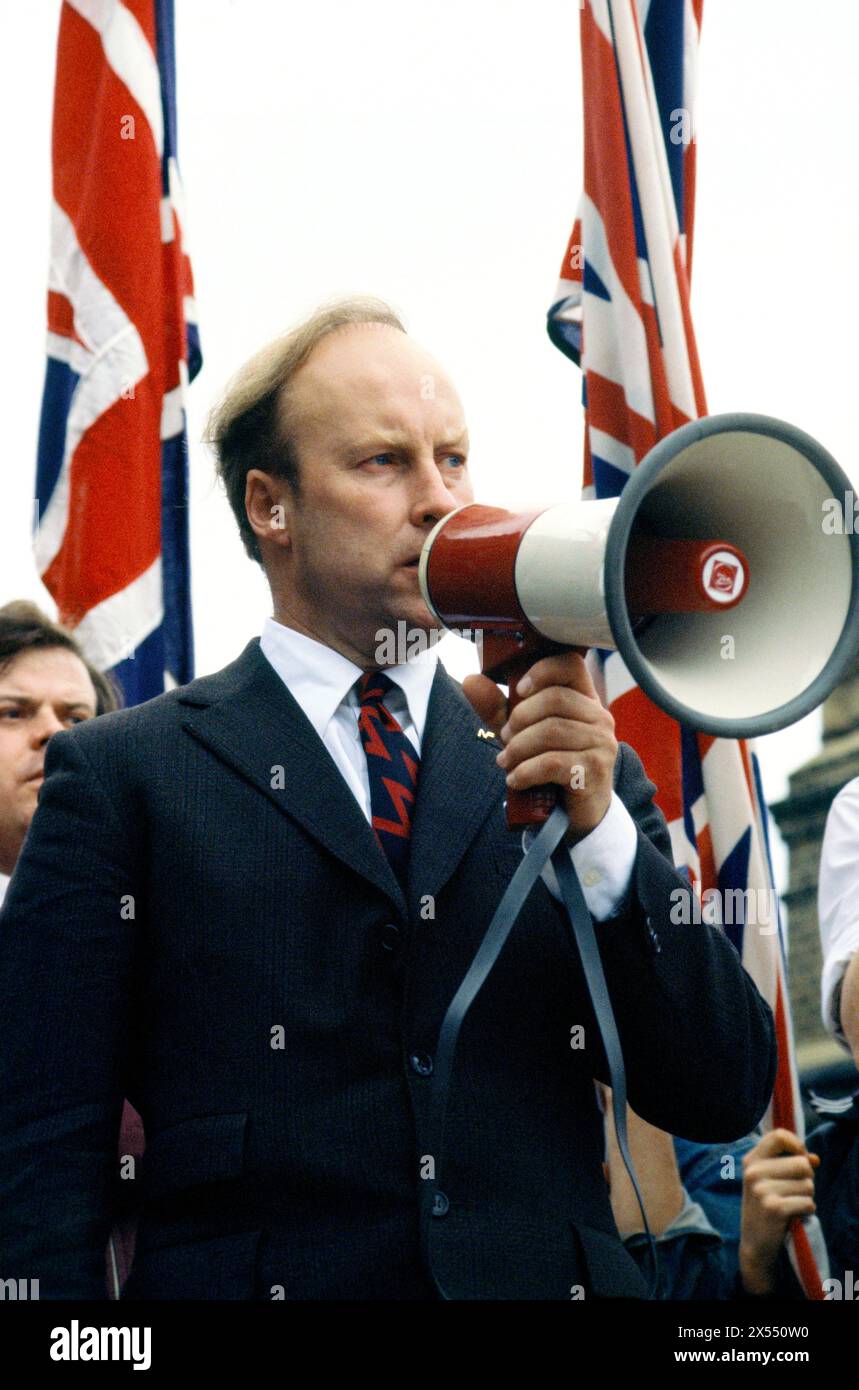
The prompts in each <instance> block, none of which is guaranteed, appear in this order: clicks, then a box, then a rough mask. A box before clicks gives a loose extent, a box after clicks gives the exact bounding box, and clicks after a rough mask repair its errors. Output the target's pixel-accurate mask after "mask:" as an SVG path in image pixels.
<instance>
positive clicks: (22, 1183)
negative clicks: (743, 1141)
mask: <svg viewBox="0 0 859 1390" xmlns="http://www.w3.org/2000/svg"><path fill="white" fill-rule="evenodd" d="M479 727H480V724H479V721H478V719H477V718H476V716H475V715H474V713H473V711H472V710H471V707H470V705H469V704H468V702H467V701H466V700H465V698H464V696H463V695H462V693H461V691H460V689H459V687H458V686H457V685H456V683H455V682H454V681H453V680H451V679H450V677H449V676H448V675H447V674H446V673H445V672H444V670H443V669H442V668H440V669H439V671H438V674H437V675H436V678H435V682H434V685H433V689H432V695H431V699H430V704H429V710H428V716H427V724H426V729H425V733H424V741H423V756H422V765H421V772H420V782H419V790H418V797H417V803H416V808H415V817H414V830H413V839H412V848H411V870H410V883H409V890H408V895H407V896H404V894H403V892H402V890H401V889H400V887H399V885H398V883H397V880H396V878H395V877H394V875H393V873H392V871H391V870H390V868H389V866H388V864H387V861H386V860H385V858H384V856H383V854H382V851H381V850H380V849H379V847H378V845H377V843H376V841H375V839H374V837H373V834H372V832H371V830H370V827H369V825H368V823H367V821H366V820H365V818H364V816H363V814H362V813H361V810H360V809H359V807H358V804H357V802H356V801H355V799H354V797H353V796H352V795H351V793H350V792H349V790H348V788H347V787H346V784H345V782H344V781H343V779H342V777H341V775H340V773H339V772H338V771H337V769H336V767H335V764H334V762H333V761H332V759H331V758H330V756H329V754H328V752H327V751H326V749H325V748H324V746H323V744H322V743H321V741H320V739H319V738H318V737H317V735H316V733H315V732H314V730H313V729H312V727H311V725H310V723H309V722H308V720H307V719H306V718H305V716H304V714H303V713H302V712H301V710H300V709H299V707H298V705H297V704H296V703H295V701H294V700H293V698H292V696H291V695H290V694H289V692H288V690H287V689H286V687H285V686H284V684H283V682H282V681H281V680H280V679H279V677H278V676H277V675H276V673H275V672H274V670H273V669H272V667H271V666H270V665H269V663H268V661H267V660H266V659H265V658H264V657H263V655H262V653H261V652H260V649H259V643H258V641H257V640H254V641H252V642H251V643H250V644H249V645H248V646H247V647H246V649H245V651H244V652H243V653H242V655H241V656H240V657H239V658H238V660H236V661H234V662H233V663H232V664H231V665H230V666H228V667H227V668H226V669H225V670H223V671H221V672H219V673H218V674H217V675H213V676H208V677H204V678H202V679H200V680H197V681H194V682H193V683H192V684H191V685H189V686H186V687H184V688H182V689H179V690H174V691H171V692H170V693H168V694H166V695H164V696H161V697H160V698H159V699H157V700H154V701H151V702H149V703H148V704H145V705H142V706H138V707H136V708H133V709H129V710H122V711H119V712H117V713H114V714H108V715H105V716H103V717H102V718H101V719H97V720H93V721H91V722H88V723H85V724H82V725H80V726H78V727H77V728H75V729H74V730H70V731H68V732H64V733H60V734H57V735H56V736H55V737H54V738H53V739H52V740H51V742H50V745H49V747H48V755H47V777H46V781H45V784H44V786H43V789H42V793H41V797H40V802H39V807H38V810H37V813H36V816H35V818H34V821H33V824H32V827H31V830H30V833H29V835H28V837H27V841H26V844H25V846H24V849H23V852H22V854H21V858H20V861H19V864H18V868H17V870H16V873H15V876H14V879H13V882H12V884H11V886H10V889H9V893H8V896H7V899H6V904H5V909H4V912H3V916H2V918H0V1001H2V1007H0V1210H2V1236H0V1271H2V1274H3V1276H4V1277H10V1276H16V1277H17V1276H21V1277H24V1276H26V1277H28V1278H34V1277H38V1278H39V1279H40V1280H41V1296H42V1297H43V1298H72V1297H80V1298H101V1297H103V1296H104V1249H105V1241H106V1237H107V1233H108V1230H109V1227H110V1221H111V1204H112V1186H113V1185H114V1184H115V1172H114V1169H115V1163H116V1159H115V1155H116V1134H117V1126H118V1122H119V1117H120V1110H121V1106H122V1101H123V1097H124V1096H127V1097H128V1099H129V1100H130V1101H131V1103H132V1104H133V1105H134V1106H135V1107H136V1109H137V1110H138V1111H139V1112H140V1114H141V1116H142V1117H143V1122H144V1127H145V1132H146V1144H147V1147H146V1154H145V1158H144V1160H143V1171H142V1173H141V1175H140V1176H139V1178H138V1179H137V1180H136V1181H138V1182H139V1184H140V1202H141V1208H140V1211H141V1214H140V1225H139V1231H138V1247H137V1254H136V1258H135V1266H134V1270H133V1271H132V1275H131V1279H130V1280H129V1283H128V1285H127V1287H126V1293H125V1296H126V1297H152V1298H182V1297H187V1298H192V1297H197V1298H215V1299H249V1298H261V1299H269V1298H272V1297H273V1296H278V1294H279V1293H280V1290H282V1291H283V1292H282V1296H285V1297H286V1298H299V1299H312V1298H355V1299H367V1298H394V1299H415V1298H427V1297H432V1296H433V1286H432V1285H431V1283H430V1281H429V1279H428V1276H427V1271H426V1268H425V1267H424V1266H423V1264H422V1260H421V1255H420V1252H419V1242H418V1190H419V1186H420V1183H421V1176H420V1174H421V1161H422V1158H423V1156H424V1155H425V1147H424V1142H425V1141H424V1134H425V1125H426V1114H427V1096H428V1085H429V1082H428V1078H427V1075H426V1072H427V1070H428V1065H429V1063H428V1059H430V1058H431V1054H432V1052H433V1048H434V1046H435V1043H436V1040H437V1037H438V1030H439V1025H440V1023H441V1020H442V1017H443V1015H444V1012H445V1009H446V1007H447V1005H448V1003H449V1002H450V999H451V998H452V996H453V994H454V992H455V991H456V988H457V986H458V985H459V983H460V981H461V980H462V977H463V975H464V973H465V971H466V969H467V967H468V965H469V963H470V961H471V958H472V956H473V954H474V951H475V949H476V947H477V945H478V944H479V942H480V940H481V938H482V936H483V933H484V931H485V929H486V927H487V924H488V922H489V919H490V917H491V915H492V912H493V910H494V908H495V906H496V905H497V903H498V901H499V899H500V897H501V894H502V892H503V890H504V888H505V886H506V884H507V882H508V881H509V879H510V877H511V875H512V873H513V871H514V869H515V868H516V866H517V865H518V863H519V862H520V859H521V846H520V838H519V835H518V834H511V833H510V832H509V831H508V830H507V828H506V824H505V819H504V812H503V809H502V801H503V796H504V781H503V775H502V773H501V772H500V770H499V769H498V768H497V766H496V763H495V754H496V752H497V751H498V744H496V743H494V742H492V741H489V740H485V739H482V738H479V737H477V730H478V728H479ZM279 769H281V770H282V775H281V774H280V773H279V771H278V770H279ZM616 786H617V788H618V790H619V792H620V795H621V796H622V797H623V799H624V801H625V803H626V805H627V806H628V807H629V809H630V811H631V812H632V814H633V816H634V818H635V820H636V821H637V824H638V827H639V829H638V838H639V844H638V855H637V861H636V871H635V885H634V892H633V895H632V899H631V905H630V907H629V910H628V911H626V912H625V913H624V914H623V915H621V916H620V917H618V918H617V919H614V920H612V921H610V922H608V923H605V924H601V925H599V926H598V927H597V934H598V939H599V944H600V950H601V953H602V957H603V962H604V966H605V971H606V976H607V979H608V983H609V987H610V990H611V994H612V997H613V1000H614V1007H615V1012H616V1016H617V1020H618V1025H619V1030H620V1034H621V1040H622V1043H623V1047H624V1053H625V1057H626V1065H627V1075H628V1086H629V1099H630V1103H631V1104H632V1106H633V1107H634V1108H635V1109H636V1110H637V1111H638V1113H639V1114H641V1115H642V1116H645V1117H646V1118H647V1119H649V1120H650V1121H652V1122H653V1123H654V1124H656V1125H658V1126H660V1127H661V1128H663V1129H666V1130H669V1131H671V1132H673V1133H675V1134H679V1135H684V1136H686V1137H688V1138H690V1139H698V1140H703V1141H717V1140H721V1139H731V1138H735V1137H737V1136H738V1135H741V1134H744V1133H746V1132H747V1131H748V1130H749V1129H751V1128H752V1126H753V1125H754V1123H755V1122H756V1121H757V1119H758V1117H759V1116H760V1114H761V1113H762V1111H763V1110H764V1108H765V1106H766V1103H767V1099H768V1097H769V1094H770V1090H771V1088H772V1082H773V1075H774V1067H775V1047H774V1034H773V1027H772V1019H771V1015H770V1012H769V1010H768V1008H767V1007H766V1005H765V1004H764V1003H763V1001H762V1000H761V998H760V996H759V995H758V993H757V991H756V990H755V988H754V986H753V985H752V983H751V981H750V980H749V979H748V977H747V976H746V975H745V974H744V972H743V970H742V969H741V967H740V964H739V961H738V959H737V956H736V953H735V951H734V949H733V947H732V946H731V945H730V944H729V943H728V941H727V940H726V939H725V938H724V936H723V935H722V934H721V932H719V931H718V930H715V929H713V928H710V927H708V926H704V925H702V926H698V927H695V926H692V927H688V926H687V927H682V926H673V925H672V924H671V922H670V920H669V912H670V893H671V891H672V890H673V889H676V888H677V887H678V886H680V887H683V886H685V880H684V879H683V878H682V877H681V876H680V875H678V874H677V873H676V872H675V870H674V869H673V867H672V865H671V863H670V862H669V844H668V837H667V832H666V828H665V822H664V820H663V818H662V815H661V813H660V812H659V811H658V810H657V809H656V807H655V806H654V804H653V802H652V800H651V796H652V793H653V791H654V788H653V786H652V784H651V783H649V782H648V780H647V778H646V776H645V775H644V772H643V769H642V767H641V764H640V762H639V760H638V758H637V757H636V755H635V753H634V752H633V751H632V750H631V749H630V748H629V747H627V746H625V745H622V746H621V751H620V755H619V757H618V763H617V770H616ZM576 1024H583V1025H584V1028H585V1040H586V1047H585V1048H584V1050H581V1049H573V1048H572V1047H571V1045H570V1035H571V1029H572V1027H573V1026H574V1025H576ZM281 1044H282V1045H281ZM594 1075H597V1076H600V1077H602V1078H603V1079H607V1073H606V1067H605V1060H604V1057H603V1054H602V1050H601V1047H600V1045H599V1043H598V1039H597V1031H596V1025H595V1022H594V1018H593V1014H592V1011H591V1007H590V1004H589V1001H588V998H587V995H586V992H585V989H584V985H583V979H582V975H581V971H580V968H579V965H578V963H577V960H576V958H575V954H574V951H573V948H572V947H571V944H570V938H569V935H568V927H567V925H566V920H565V918H564V917H563V916H562V913H561V910H560V908H559V906H558V904H557V903H556V902H555V901H554V899H553V898H552V896H551V895H550V894H549V892H548V891H547V889H546V888H545V887H544V886H543V884H542V882H540V883H538V884H537V886H536V888H535V890H534V892H533V893H532V895H531V897H530V899H529V901H528V903H527V905H526V907H525V909H524V911H523V913H522V915H521V917H520V919H519V921H518V923H517V924H516V927H515V929H514V931H513V933H512V936H511V938H510V940H509V941H508V943H507V945H506V946H505V948H504V951H503V953H502V956H501V958H500V960H499V962H498V964H497V966H496V968H495V970H494V972H493V973H492V975H491V976H490V978H489V980H488V982H487V984H486V985H485V987H484V989H483V991H482V993H481V994H480V996H479V997H478V999H477V1001H476V1003H475V1004H474V1006H473V1008H472V1010H471V1012H470V1014H469V1016H468V1018H467V1020H466V1023H465V1026H464V1029H463V1032H462V1035H461V1038H460V1044H459V1050H458V1053H457V1061H456V1067H455V1071H454V1076H453V1081H452V1086H451V1094H450V1103H449V1110H448V1121H447V1128H446V1137H445V1151H444V1155H443V1172H444V1190H445V1192H446V1195H447V1197H448V1199H449V1209H448V1211H447V1214H446V1215H444V1216H443V1217H440V1218H438V1219H435V1220H433V1221H432V1223H431V1231H432V1238H431V1243H430V1252H431V1260H432V1266H433V1269H434V1271H435V1274H436V1275H437V1277H438V1278H439V1280H440V1281H441V1283H442V1285H443V1286H444V1288H445V1289H446V1290H447V1292H448V1294H449V1295H451V1296H453V1297H456V1298H490V1299H492V1298H516V1299H519V1298H526V1299H536V1298H550V1299H569V1298H570V1296H571V1289H572V1287H573V1286H574V1285H581V1286H582V1287H583V1289H584V1291H585V1296H586V1297H594V1296H605V1295H619V1294H620V1295H622V1294H633V1295H639V1296H640V1295H641V1294H642V1293H643V1292H644V1290H643V1285H642V1282H641V1279H640V1276H639V1275H638V1273H637V1271H636V1269H635V1267H634V1264H633V1262H632V1260H631V1258H630V1256H629V1255H628V1254H627V1253H626V1251H625V1250H624V1248H623V1245H622V1244H621V1242H620V1240H619V1238H618V1235H617V1232H616V1228H615V1225H614V1222H613V1219H612V1214H611V1208H610V1204H609V1197H608V1192H607V1189H606V1184H605V1180H604V1177H603V1172H602V1168H601V1160H602V1156H603V1153H602V1145H603V1140H602V1124H601V1119H600V1116H599V1114H598V1111H597V1108H596V1105H595V1098H594V1089H593V1084H592V1077H593V1076H594ZM425 1171H426V1170H425Z"/></svg>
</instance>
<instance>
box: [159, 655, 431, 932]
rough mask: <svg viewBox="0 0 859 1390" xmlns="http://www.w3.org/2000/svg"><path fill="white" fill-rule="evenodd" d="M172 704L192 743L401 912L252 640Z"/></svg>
mask: <svg viewBox="0 0 859 1390" xmlns="http://www.w3.org/2000/svg"><path fill="white" fill-rule="evenodd" d="M178 698H179V700H180V702H181V703H182V704H183V705H184V706H185V707H186V712H185V717H184V719H183V721H182V722H183V727H184V728H185V729H186V730H187V731H188V733H189V734H190V735H191V736H192V737H193V738H195V739H197V740H198V742H200V743H202V744H204V745H205V746H206V747H207V748H209V749H210V750H211V751H212V752H213V753H214V754H215V755H216V756H217V757H218V758H219V759H220V760H221V761H222V762H224V763H226V764H227V765H228V766H229V767H232V768H233V769H234V771H236V772H238V773H239V774H240V776H242V777H244V778H245V779H246V780H247V781H248V782H250V783H251V784H252V785H253V786H255V787H256V788H257V790H258V791H260V792H261V793H262V794H263V796H265V797H267V798H268V800H269V801H271V802H272V803H273V804H274V805H275V806H277V807H278V809H279V810H281V811H283V812H284V814H285V815H288V816H291V817H292V818H293V820H296V821H298V822H299V823H300V824H301V825H302V826H303V827H304V828H305V830H307V831H308V833H309V834H310V835H312V836H313V838H314V839H315V840H317V841H318V842H319V843H320V844H321V845H323V846H324V848H325V849H327V850H328V851H330V853H331V854H334V855H336V857H337V858H338V859H340V860H341V862H342V863H344V864H346V865H347V866H348V867H349V868H350V869H354V871H355V872H356V873H359V874H361V875H362V877H363V878H365V879H368V880H369V881H370V882H371V883H373V884H374V885H375V886H376V887H377V888H379V889H380V890H381V891H382V892H383V893H385V894H386V895H387V896H388V897H389V898H390V899H391V901H392V902H393V904H394V905H395V907H396V908H397V909H398V910H399V911H400V912H402V913H405V910H406V904H405V898H404V896H403V892H402V889H401V887H400V885H399V883H398V882H397V878H396V875H395V874H394V872H393V870H392V869H391V867H390V865H389V864H388V861H387V859H386V858H385V855H384V853H383V851H382V850H381V849H380V848H379V845H378V843H377V841H376V838H375V836H374V834H373V832H372V830H371V828H370V826H369V824H368V822H367V820H366V818H365V816H364V814H363V812H362V811H361V808H360V806H359V805H358V803H357V801H356V800H355V798H354V796H353V795H352V793H351V791H350V790H349V788H348V786H347V785H346V783H345V781H344V779H343V777H342V776H341V774H340V772H339V770H338V768H337V765H336V763H335V762H334V760H333V758H332V757H331V755H330V753H329V752H328V750H327V748H326V747H325V745H324V744H323V742H322V740H321V739H320V738H319V736H318V734H317V733H316V730H315V729H314V728H313V725H312V724H311V723H310V721H309V719H308V718H307V716H306V715H305V714H304V712H303V710H302V709H301V707H300V705H299V704H298V703H297V701H296V700H295V699H294V698H293V697H292V695H291V694H290V692H289V690H288V689H287V687H286V686H285V685H284V683H283V681H282V680H281V679H280V677H279V676H278V675H277V672H276V671H275V670H274V669H273V667H272V666H271V663H270V662H269V661H268V660H267V659H266V657H265V656H264V655H263V653H262V652H261V650H260V646H259V640H258V639H256V638H255V639H254V640H253V641H252V642H250V643H248V645H247V647H246V648H245V650H244V651H243V652H242V654H241V656H240V657H239V658H238V659H237V660H236V661H234V662H233V663H232V664H231V665H230V666H228V667H226V668H225V670H223V671H221V672H218V674H217V675H214V676H208V677H204V678H203V679H202V680H198V681H194V682H193V683H192V684H191V685H189V686H186V687H184V689H183V690H182V691H180V692H179V696H178ZM428 722H429V721H428ZM278 769H280V771H278ZM427 891H432V890H429V889H428V890H427Z"/></svg>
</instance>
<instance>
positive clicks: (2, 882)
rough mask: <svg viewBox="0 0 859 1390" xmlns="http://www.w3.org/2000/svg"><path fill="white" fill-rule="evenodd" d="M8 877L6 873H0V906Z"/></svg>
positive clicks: (8, 881) (7, 885) (7, 884)
mask: <svg viewBox="0 0 859 1390" xmlns="http://www.w3.org/2000/svg"><path fill="white" fill-rule="evenodd" d="M9 883H10V879H9V876H8V874H0V907H2V906H3V899H4V898H5V896H6V889H7V888H8V887H9Z"/></svg>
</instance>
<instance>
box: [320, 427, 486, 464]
mask: <svg viewBox="0 0 859 1390" xmlns="http://www.w3.org/2000/svg"><path fill="white" fill-rule="evenodd" d="M409 447H410V440H409V437H408V435H405V434H399V433H396V432H387V431H381V432H380V433H379V434H373V435H368V436H367V437H366V438H365V439H363V440H361V441H359V442H358V443H357V444H347V445H346V446H345V448H344V451H343V452H344V453H345V454H346V455H347V456H348V457H349V458H365V457H367V458H369V457H371V456H372V455H373V454H381V453H382V452H383V451H384V450H385V449H404V448H409ZM436 447H437V448H438V449H454V448H465V449H466V451H467V450H468V448H469V439H468V430H463V431H462V432H461V433H460V434H458V435H455V436H453V437H452V438H450V439H446V440H444V441H443V443H441V444H438V445H437V446H436Z"/></svg>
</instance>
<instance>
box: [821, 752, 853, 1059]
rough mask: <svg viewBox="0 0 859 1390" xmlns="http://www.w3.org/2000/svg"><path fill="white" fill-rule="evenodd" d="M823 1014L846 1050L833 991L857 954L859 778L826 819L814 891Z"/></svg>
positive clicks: (837, 799)
mask: <svg viewBox="0 0 859 1390" xmlns="http://www.w3.org/2000/svg"><path fill="white" fill-rule="evenodd" d="M817 911H818V917H819V920H820V946H821V950H822V952H823V972H822V974H821V977H820V996H821V1000H820V1002H821V1012H822V1014H823V1023H824V1026H825V1027H826V1029H827V1030H828V1032H830V1033H831V1034H832V1036H833V1037H834V1038H837V1039H838V1041H839V1042H840V1043H842V1044H843V1045H844V1047H847V1040H846V1038H845V1037H844V1034H843V1032H842V1031H841V1020H840V1018H838V1016H837V1013H836V1009H835V991H836V988H837V986H838V985H839V984H840V982H841V980H842V979H843V978H844V973H845V971H846V969H847V966H848V965H849V963H850V960H851V958H852V957H853V956H854V955H855V954H856V952H857V951H859V777H854V778H853V780H852V781H851V782H848V783H847V785H846V786H845V787H842V788H841V791H840V792H839V793H838V795H837V796H836V798H835V800H834V801H833V803H832V805H831V806H830V808H829V815H828V816H827V818H826V830H825V831H824V835H823V846H822V849H821V853H820V878H819V880H818V887H817Z"/></svg>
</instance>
